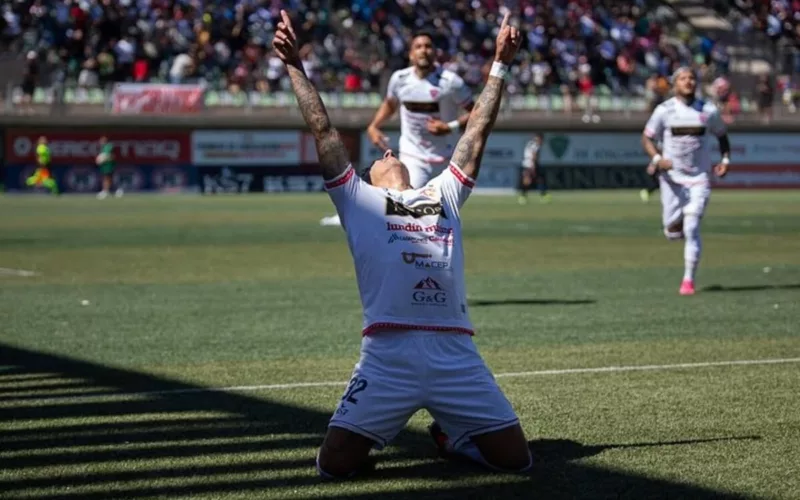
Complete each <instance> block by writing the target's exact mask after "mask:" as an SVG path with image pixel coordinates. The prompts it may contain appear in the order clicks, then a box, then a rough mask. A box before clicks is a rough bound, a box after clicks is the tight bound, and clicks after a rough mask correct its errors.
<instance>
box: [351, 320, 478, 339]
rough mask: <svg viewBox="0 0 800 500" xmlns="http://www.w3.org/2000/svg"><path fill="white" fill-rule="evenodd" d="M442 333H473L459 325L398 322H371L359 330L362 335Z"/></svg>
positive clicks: (473, 333)
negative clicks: (425, 324)
mask: <svg viewBox="0 0 800 500" xmlns="http://www.w3.org/2000/svg"><path fill="white" fill-rule="evenodd" d="M442 333H456V334H459V335H475V332H474V331H473V330H472V329H471V328H465V327H460V326H420V325H404V324H399V323H373V324H371V325H369V326H368V327H366V328H364V329H363V330H362V331H361V334H362V335H363V336H365V337H366V336H369V335H387V334H388V335H393V334H400V335H419V336H422V335H437V334H442Z"/></svg>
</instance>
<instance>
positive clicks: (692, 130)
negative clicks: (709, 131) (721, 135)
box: [671, 127, 706, 137]
mask: <svg viewBox="0 0 800 500" xmlns="http://www.w3.org/2000/svg"><path fill="white" fill-rule="evenodd" d="M671 132H672V136H673V137H676V136H687V135H688V136H701V135H705V134H706V128H705V127H672V129H671Z"/></svg>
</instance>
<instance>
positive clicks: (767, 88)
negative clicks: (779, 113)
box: [756, 75, 775, 123]
mask: <svg viewBox="0 0 800 500" xmlns="http://www.w3.org/2000/svg"><path fill="white" fill-rule="evenodd" d="M756 91H757V95H758V111H759V112H760V113H761V117H762V119H763V120H764V123H769V122H770V121H771V120H772V103H773V101H774V100H775V91H774V89H773V88H772V82H770V78H769V75H761V76H760V77H759V78H758V86H757V88H756Z"/></svg>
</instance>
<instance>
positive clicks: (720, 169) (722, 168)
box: [714, 163, 728, 179]
mask: <svg viewBox="0 0 800 500" xmlns="http://www.w3.org/2000/svg"><path fill="white" fill-rule="evenodd" d="M727 174H728V165H727V164H725V163H717V164H716V165H715V166H714V175H716V176H717V177H719V178H720V179H722V178H723V177H725V176H726V175H727Z"/></svg>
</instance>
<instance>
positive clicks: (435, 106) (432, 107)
mask: <svg viewBox="0 0 800 500" xmlns="http://www.w3.org/2000/svg"><path fill="white" fill-rule="evenodd" d="M403 106H405V108H406V109H407V110H409V111H411V112H412V113H438V112H439V103H438V102H413V101H404V102H403Z"/></svg>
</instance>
